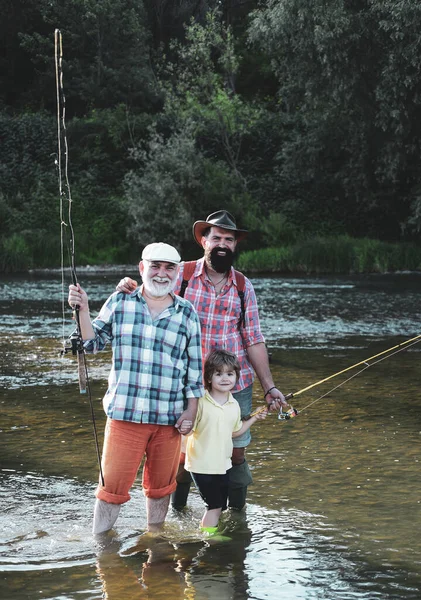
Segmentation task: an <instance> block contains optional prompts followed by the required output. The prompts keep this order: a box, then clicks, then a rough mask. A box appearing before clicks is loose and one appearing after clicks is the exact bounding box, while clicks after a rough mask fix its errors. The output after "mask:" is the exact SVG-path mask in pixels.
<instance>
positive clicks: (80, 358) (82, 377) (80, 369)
mask: <svg viewBox="0 0 421 600" xmlns="http://www.w3.org/2000/svg"><path fill="white" fill-rule="evenodd" d="M77 374H78V378H79V391H80V393H81V394H86V388H87V384H86V368H85V357H84V354H83V350H79V351H78V353H77Z"/></svg>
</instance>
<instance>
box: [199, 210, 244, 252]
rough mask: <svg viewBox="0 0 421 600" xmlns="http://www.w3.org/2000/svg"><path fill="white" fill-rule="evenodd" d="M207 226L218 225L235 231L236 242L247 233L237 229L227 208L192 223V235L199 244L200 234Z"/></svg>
mask: <svg viewBox="0 0 421 600" xmlns="http://www.w3.org/2000/svg"><path fill="white" fill-rule="evenodd" d="M209 227H220V228H221V229H229V230H230V231H235V232H236V236H235V237H236V240H237V242H239V241H240V240H242V239H243V238H245V237H246V235H247V234H248V231H247V230H246V229H238V227H237V225H236V223H235V219H234V217H233V216H232V215H231V214H230V213H229V212H228V211H227V210H217V211H216V212H214V213H212V214H211V215H209V216H208V217H207V218H206V221H196V223H194V224H193V237H194V239H195V240H196V242H197V243H198V244H199V246H201V245H202V243H201V240H202V236H203V234H204V232H205V231H206V230H207V229H209Z"/></svg>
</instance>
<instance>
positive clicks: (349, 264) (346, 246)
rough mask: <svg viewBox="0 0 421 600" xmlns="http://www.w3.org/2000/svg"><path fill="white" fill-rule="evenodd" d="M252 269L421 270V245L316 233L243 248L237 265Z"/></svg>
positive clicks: (325, 272) (299, 270)
mask: <svg viewBox="0 0 421 600" xmlns="http://www.w3.org/2000/svg"><path fill="white" fill-rule="evenodd" d="M236 266H237V267H238V268H239V269H240V270H243V271H246V272H248V273H250V272H253V271H259V272H282V273H304V274H310V273H316V274H333V273H347V274H352V273H388V272H394V271H405V270H411V271H416V270H421V248H420V247H419V246H416V245H415V244H409V243H399V244H391V243H389V242H381V241H379V240H370V239H367V238H359V239H355V238H350V237H349V236H346V235H343V236H337V237H325V238H320V237H316V238H313V239H308V240H305V241H302V242H297V243H295V244H292V245H289V246H282V247H279V248H273V247H271V248H262V249H261V250H251V251H249V252H243V253H242V254H241V255H240V256H239V259H238V261H237V265H236Z"/></svg>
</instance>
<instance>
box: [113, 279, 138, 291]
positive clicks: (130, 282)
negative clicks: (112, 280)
mask: <svg viewBox="0 0 421 600" xmlns="http://www.w3.org/2000/svg"><path fill="white" fill-rule="evenodd" d="M136 288H137V281H136V280H135V279H130V277H124V278H123V279H120V281H119V282H118V284H117V285H116V288H115V289H116V290H117V292H123V294H131V293H132V292H134V291H135V289H136Z"/></svg>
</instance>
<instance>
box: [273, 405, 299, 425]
mask: <svg viewBox="0 0 421 600" xmlns="http://www.w3.org/2000/svg"><path fill="white" fill-rule="evenodd" d="M297 415H298V410H297V409H296V408H293V407H292V406H291V408H290V409H289V410H287V411H286V412H283V410H282V406H281V408H280V409H279V414H278V419H279V420H280V421H288V419H292V418H293V417H296V416H297Z"/></svg>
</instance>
